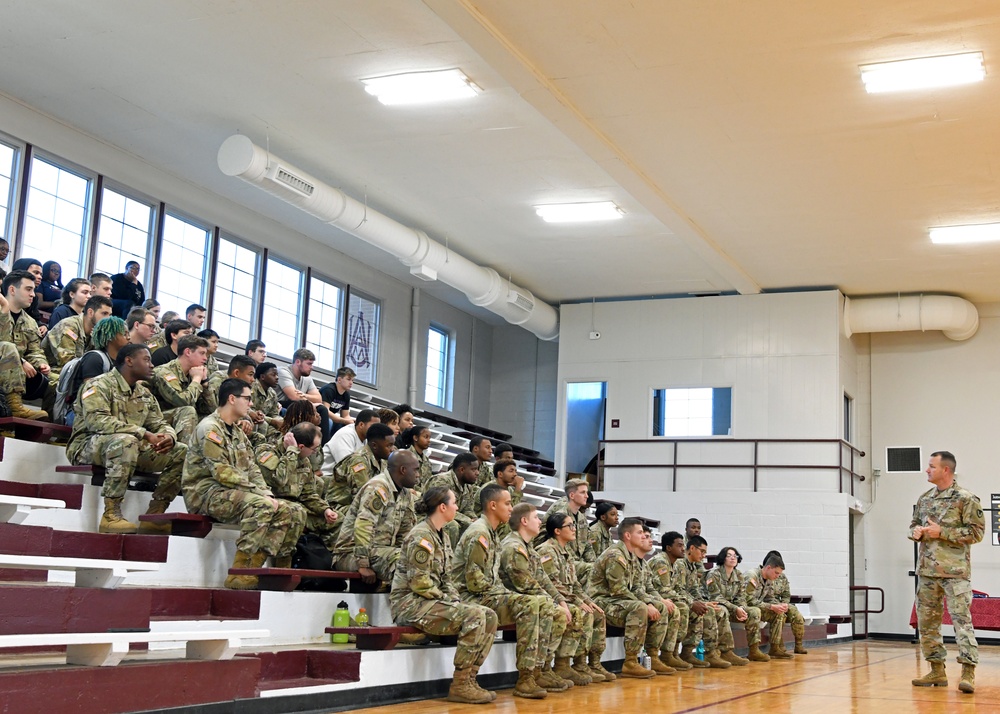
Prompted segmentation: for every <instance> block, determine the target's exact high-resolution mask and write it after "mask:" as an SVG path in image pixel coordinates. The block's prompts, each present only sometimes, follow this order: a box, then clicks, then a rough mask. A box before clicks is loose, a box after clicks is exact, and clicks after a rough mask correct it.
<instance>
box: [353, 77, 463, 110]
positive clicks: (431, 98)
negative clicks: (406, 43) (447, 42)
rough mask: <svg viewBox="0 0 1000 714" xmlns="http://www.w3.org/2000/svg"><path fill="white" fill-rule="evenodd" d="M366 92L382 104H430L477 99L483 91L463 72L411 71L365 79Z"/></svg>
mask: <svg viewBox="0 0 1000 714" xmlns="http://www.w3.org/2000/svg"><path fill="white" fill-rule="evenodd" d="M361 82H362V83H363V84H364V85H365V91H366V92H368V93H369V94H371V95H373V96H375V97H376V98H377V99H378V100H379V101H380V102H382V104H385V105H387V106H389V105H394V104H430V103H432V102H444V101H449V100H452V99H466V98H468V97H474V96H476V95H477V94H479V93H480V92H481V91H482V90H481V89H480V88H479V87H477V86H476V85H475V84H474V83H473V81H472V80H471V79H469V78H468V77H466V76H465V73H464V72H462V70H460V69H442V70H435V71H429V72H407V73H404V74H392V75H388V76H386V77H371V78H369V79H362V80H361Z"/></svg>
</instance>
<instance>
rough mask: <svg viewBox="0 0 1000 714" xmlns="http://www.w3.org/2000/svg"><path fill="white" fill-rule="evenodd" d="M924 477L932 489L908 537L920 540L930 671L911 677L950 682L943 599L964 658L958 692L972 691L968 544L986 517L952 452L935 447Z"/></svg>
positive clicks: (924, 645)
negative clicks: (961, 479)
mask: <svg viewBox="0 0 1000 714" xmlns="http://www.w3.org/2000/svg"><path fill="white" fill-rule="evenodd" d="M927 480H928V481H929V482H930V483H931V484H933V485H934V488H932V489H930V490H929V491H927V492H926V493H925V494H924V495H922V496H921V497H920V498H919V500H917V505H916V506H915V507H914V508H913V520H912V521H910V539H911V540H914V541H916V542H918V543H919V544H920V556H919V560H918V562H917V577H918V579H919V580H918V584H917V627H918V628H919V630H920V649H921V650H922V651H923V653H924V659H926V660H927V661H928V662H930V663H931V671H930V672H928V673H927V674H925V675H924V676H923V677H920V678H919V679H914V680H913V685H914V686H916V687H934V686H941V687H946V686H948V678H947V676H946V675H945V670H944V662H945V657H946V656H947V652H946V651H945V648H944V643H943V642H942V640H941V617H942V615H943V612H942V608H941V601H942V600H945V601H947V603H948V612H950V613H951V621H952V624H953V625H954V627H955V641H956V642H957V643H958V661H959V662H961V663H962V680H961V681H960V682H959V683H958V689H959V691H962V692H965V693H967V694H971V693H972V692H974V691H976V664H977V663H978V662H979V645H978V644H977V642H976V633H975V630H974V629H973V627H972V617H971V615H969V606H970V605H971V604H972V559H971V554H970V552H969V551H970V547H969V546H971V545H972V544H973V543H978V542H979V541H981V540H982V539H983V533H984V531H985V530H986V521H985V519H984V518H983V507H982V506H981V505H980V504H979V498H978V497H977V496H976V495H974V494H973V493H971V492H969V491H966V490H965V489H964V488H962V487H961V486H959V485H958V484H957V483H955V456H954V454H952V453H951V452H949V451H935V452H934V453H933V454H931V458H930V463H929V464H928V465H927Z"/></svg>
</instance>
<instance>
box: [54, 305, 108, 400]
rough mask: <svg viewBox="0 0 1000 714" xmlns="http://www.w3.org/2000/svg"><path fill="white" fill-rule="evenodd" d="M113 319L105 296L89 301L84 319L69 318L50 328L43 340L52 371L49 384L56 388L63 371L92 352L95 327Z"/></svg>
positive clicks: (79, 316) (83, 315)
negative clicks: (106, 319)
mask: <svg viewBox="0 0 1000 714" xmlns="http://www.w3.org/2000/svg"><path fill="white" fill-rule="evenodd" d="M110 316H111V301H110V300H108V299H107V298H106V297H103V296H102V295H95V296H94V297H92V298H90V299H89V300H87V305H86V307H85V308H84V310H83V314H82V315H74V316H73V317H67V318H66V319H64V320H60V321H59V324H57V325H56V326H55V327H50V328H49V332H48V334H46V335H45V338H44V339H43V340H42V351H43V352H44V353H45V359H46V360H47V361H48V363H49V368H50V369H49V382H51V383H52V384H53V385H55V384H57V383H58V382H59V372H60V371H61V370H62V368H63V367H65V366H66V365H67V364H69V361H70V360H73V359H76V358H77V357H82V356H83V353H84V352H86V351H87V350H88V349H90V335H91V333H92V332H93V331H94V326H95V325H96V324H97V323H98V322H100V321H101V320H103V319H104V318H105V317H110Z"/></svg>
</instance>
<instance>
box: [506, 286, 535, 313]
mask: <svg viewBox="0 0 1000 714" xmlns="http://www.w3.org/2000/svg"><path fill="white" fill-rule="evenodd" d="M507 302H509V303H510V304H511V305H517V307H519V308H521V309H522V310H524V311H525V312H531V311H532V310H534V309H535V301H534V300H532V299H531V298H530V297H528V296H527V295H525V294H524V293H522V292H518V291H517V290H511V291H509V292H508V293H507Z"/></svg>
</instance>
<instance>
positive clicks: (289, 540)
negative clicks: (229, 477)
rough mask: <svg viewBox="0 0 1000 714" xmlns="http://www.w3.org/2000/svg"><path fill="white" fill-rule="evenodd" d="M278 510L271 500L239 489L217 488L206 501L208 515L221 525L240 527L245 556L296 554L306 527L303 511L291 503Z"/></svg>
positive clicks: (281, 504)
mask: <svg viewBox="0 0 1000 714" xmlns="http://www.w3.org/2000/svg"><path fill="white" fill-rule="evenodd" d="M277 503H278V505H277V507H275V505H274V504H273V503H271V499H270V498H268V497H267V496H258V495H257V494H256V493H250V492H249V491H240V490H238V489H235V488H217V489H214V490H212V491H211V492H209V493H208V494H207V495H206V497H205V504H204V506H203V508H204V513H205V514H206V515H208V516H211V517H212V518H214V519H215V520H217V521H219V522H221V523H234V524H236V525H238V526H239V527H240V537H239V538H237V539H236V547H237V548H239V549H240V550H241V551H243V552H244V553H249V554H251V555H252V554H254V553H258V552H260V551H264V552H265V553H267V554H268V555H272V556H275V557H278V558H283V557H285V556H287V555H291V554H292V553H294V552H295V544H296V543H297V542H298V540H299V536H300V535H302V529H303V528H304V527H305V517H304V516H303V515H302V511H300V510H297V509H295V508H290V507H289V503H288V501H281V500H278V501H277Z"/></svg>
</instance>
